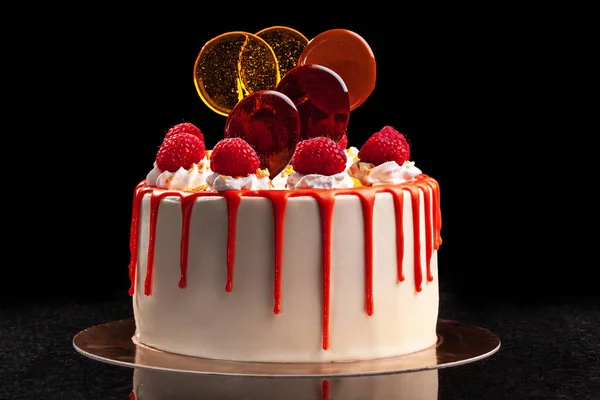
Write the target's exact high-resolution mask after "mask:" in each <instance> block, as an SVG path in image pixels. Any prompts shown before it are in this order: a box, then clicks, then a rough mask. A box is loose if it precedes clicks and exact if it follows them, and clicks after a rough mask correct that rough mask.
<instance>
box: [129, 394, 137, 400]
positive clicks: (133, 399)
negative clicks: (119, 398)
mask: <svg viewBox="0 0 600 400" xmlns="http://www.w3.org/2000/svg"><path fill="white" fill-rule="evenodd" d="M129 400H136V399H135V393H133V392H131V393H129Z"/></svg>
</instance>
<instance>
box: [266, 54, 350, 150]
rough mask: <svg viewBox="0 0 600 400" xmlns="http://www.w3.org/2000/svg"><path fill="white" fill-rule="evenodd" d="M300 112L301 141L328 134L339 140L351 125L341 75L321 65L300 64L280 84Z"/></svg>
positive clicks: (347, 99)
mask: <svg viewBox="0 0 600 400" xmlns="http://www.w3.org/2000/svg"><path fill="white" fill-rule="evenodd" d="M277 90H278V91H279V92H281V93H284V94H285V95H286V96H288V97H289V98H290V99H291V100H292V101H293V102H294V104H295V105H296V108H297V109H298V112H299V113H300V140H304V139H309V138H312V137H316V136H326V137H329V138H331V139H333V140H334V141H336V142H338V141H339V140H340V139H341V138H342V136H343V135H344V132H345V131H346V127H347V126H348V120H349V118H350V99H349V97H348V89H347V87H346V85H345V84H344V81H343V80H342V78H341V77H340V76H339V75H338V74H337V73H335V72H334V71H332V70H331V69H329V68H327V67H324V66H321V65H299V66H297V67H295V68H293V69H292V70H290V71H289V72H288V73H287V74H286V75H285V76H284V77H283V78H282V79H281V81H280V82H279V84H278V85H277Z"/></svg>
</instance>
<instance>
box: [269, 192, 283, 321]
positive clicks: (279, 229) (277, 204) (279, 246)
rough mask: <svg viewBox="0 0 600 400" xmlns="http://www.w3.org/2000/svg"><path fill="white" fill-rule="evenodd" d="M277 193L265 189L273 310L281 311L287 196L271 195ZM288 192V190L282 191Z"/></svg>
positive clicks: (278, 312) (275, 311)
mask: <svg viewBox="0 0 600 400" xmlns="http://www.w3.org/2000/svg"><path fill="white" fill-rule="evenodd" d="M274 193H277V192H276V191H274V190H270V191H266V192H265V197H268V198H269V200H271V204H272V206H273V225H274V226H273V229H274V232H275V234H274V237H275V246H274V247H275V248H274V255H273V256H274V267H275V268H274V277H275V278H274V287H273V300H274V302H275V305H274V306H273V312H274V313H275V314H280V313H281V273H282V271H281V266H282V264H283V221H284V220H285V207H286V206H287V199H288V196H287V195H284V196H281V195H271V194H274ZM283 193H284V194H289V192H283Z"/></svg>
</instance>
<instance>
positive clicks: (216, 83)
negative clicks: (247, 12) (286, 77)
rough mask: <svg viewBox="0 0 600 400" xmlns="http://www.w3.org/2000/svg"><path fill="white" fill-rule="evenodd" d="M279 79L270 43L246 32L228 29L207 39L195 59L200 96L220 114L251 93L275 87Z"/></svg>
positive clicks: (229, 109)
mask: <svg viewBox="0 0 600 400" xmlns="http://www.w3.org/2000/svg"><path fill="white" fill-rule="evenodd" d="M279 79H280V75H279V70H278V66H277V58H276V57H275V53H274V51H273V49H272V48H271V46H269V44H268V43H267V42H266V41H265V40H263V39H262V38H260V37H258V36H256V35H254V34H251V33H247V32H238V31H236V32H227V33H224V34H222V35H219V36H217V37H215V38H213V39H211V40H209V41H208V42H207V43H206V44H205V45H204V46H203V47H202V49H201V50H200V52H199V53H198V57H197V58H196V62H195V63H194V84H195V85H196V90H197V91H198V94H199V95H200V98H201V99H202V101H204V103H205V104H206V105H207V106H208V107H209V108H210V109H212V110H213V111H215V112H217V113H218V114H221V115H228V114H229V112H230V111H231V110H232V109H233V107H234V106H235V105H236V104H237V103H238V102H239V101H240V100H242V99H243V98H244V97H246V96H247V95H249V94H250V93H253V92H257V91H259V90H266V89H274V88H275V86H276V85H277V83H278V82H279Z"/></svg>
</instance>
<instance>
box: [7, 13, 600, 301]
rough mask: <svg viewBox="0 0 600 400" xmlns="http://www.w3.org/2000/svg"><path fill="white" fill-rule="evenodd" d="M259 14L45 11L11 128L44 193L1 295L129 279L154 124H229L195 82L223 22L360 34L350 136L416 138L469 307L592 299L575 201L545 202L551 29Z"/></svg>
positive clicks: (444, 253) (446, 260)
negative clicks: (369, 79) (365, 68)
mask: <svg viewBox="0 0 600 400" xmlns="http://www.w3.org/2000/svg"><path fill="white" fill-rule="evenodd" d="M173 11H175V12H173ZM253 11H256V12H254V13H252V14H250V15H255V16H254V17H253V16H250V15H249V16H248V17H247V18H239V17H238V18H235V15H231V18H229V17H227V18H213V17H211V14H210V13H208V12H204V13H201V12H197V11H195V10H191V9H190V10H186V9H179V10H174V8H168V9H167V8H164V9H163V8H155V9H149V8H146V9H144V10H143V12H142V10H125V9H118V10H106V9H98V10H96V11H94V12H92V11H90V12H88V13H87V14H83V16H80V17H79V18H72V19H71V20H69V21H68V22H66V23H65V22H61V23H55V24H54V25H53V26H52V28H51V29H49V30H48V31H46V32H40V34H38V35H37V36H36V37H35V40H36V41H38V42H41V43H42V44H41V45H40V44H39V43H38V46H37V48H36V51H35V52H30V53H27V54H20V55H19V56H20V58H19V61H22V64H23V71H26V73H27V74H29V75H28V76H29V77H30V79H29V80H30V83H31V82H32V83H33V86H34V89H35V90H36V91H35V92H34V91H33V90H34V89H32V90H31V91H25V90H21V91H19V100H21V101H23V102H24V103H26V104H27V106H28V107H29V108H28V109H27V110H29V113H28V114H26V115H25V116H23V118H27V120H26V122H17V124H20V126H21V128H22V127H23V125H24V124H25V125H27V124H28V125H29V126H35V125H34V124H36V123H37V128H36V129H37V133H36V134H35V137H36V140H35V143H36V145H37V146H36V148H37V149H39V150H41V154H40V155H39V156H37V157H36V159H35V161H32V162H31V163H30V165H32V166H33V168H34V171H32V172H31V173H32V174H35V173H36V171H38V172H39V171H40V170H43V171H45V172H46V173H47V174H48V175H47V176H48V178H47V179H45V180H44V181H43V182H41V183H36V184H35V187H39V186H43V187H44V188H46V192H45V194H44V197H45V198H44V202H43V205H42V206H40V203H39V196H40V195H41V194H40V193H39V192H38V193H36V194H35V195H32V196H27V197H26V198H25V199H24V201H23V203H24V204H23V207H24V209H25V210H27V211H26V212H24V213H22V215H21V217H19V218H17V217H16V216H15V215H13V214H12V213H9V214H11V215H9V216H8V217H7V220H10V221H11V222H16V226H15V227H14V228H13V230H14V232H15V234H14V235H12V236H11V241H10V243H11V248H12V251H13V252H14V253H16V254H17V255H23V256H25V257H26V259H27V260H28V261H27V262H25V263H22V264H19V263H18V264H15V266H14V267H12V268H10V270H9V273H10V274H11V279H12V281H15V282H19V284H18V286H19V287H26V288H27V291H26V292H27V294H26V295H25V294H23V295H21V296H13V295H12V294H11V295H9V294H8V293H3V296H2V297H3V301H4V302H5V304H7V303H20V302H22V301H29V302H31V301H34V302H35V301H47V300H49V299H52V298H56V299H73V300H93V299H101V298H103V297H105V296H113V295H114V294H120V293H123V292H124V291H125V290H126V288H127V287H128V277H127V265H128V260H129V248H128V245H129V223H130V216H131V202H132V195H133V189H134V187H135V185H136V184H137V183H138V182H139V181H140V180H142V179H144V177H145V175H146V173H147V172H148V171H149V170H150V168H152V162H153V160H154V157H155V155H156V151H157V149H158V146H159V144H160V142H161V140H162V137H163V135H164V133H165V131H166V130H167V129H168V128H169V127H170V126H172V125H174V124H176V123H179V122H182V121H190V122H193V123H194V124H196V125H198V126H199V127H200V128H201V129H202V131H203V132H204V134H205V138H206V143H207V147H208V148H210V147H212V146H213V145H214V144H215V143H216V142H217V141H218V140H219V139H220V138H222V135H223V127H224V123H225V117H223V116H221V115H218V114H216V113H215V112H213V111H211V110H210V109H209V108H208V107H207V106H206V105H205V104H204V103H203V102H202V100H201V99H200V97H199V96H198V94H197V92H196V89H195V87H194V84H193V78H192V73H193V65H194V61H195V58H196V56H197V55H198V52H199V51H200V49H201V47H202V46H203V44H204V43H205V42H206V41H207V40H209V39H211V38H213V37H214V36H216V35H218V34H221V33H224V32H228V31H232V30H242V31H247V32H256V31H258V30H260V29H263V28H265V27H268V26H272V25H283V26H289V27H292V28H294V29H297V30H299V31H300V32H302V33H303V34H304V35H305V36H307V37H308V38H312V37H314V36H315V35H317V34H319V33H321V32H323V31H325V30H327V29H332V28H345V29H349V30H353V31H355V32H357V33H358V34H360V35H361V36H363V38H365V39H366V40H367V42H368V43H369V44H370V46H371V48H372V50H373V52H374V54H375V58H376V61H377V84H376V87H375V90H374V92H373V93H372V94H371V96H370V97H369V98H368V99H367V101H366V102H365V103H363V105H361V106H360V107H359V108H358V109H356V110H354V111H353V112H352V113H351V116H350V121H349V125H348V132H349V140H350V145H354V146H357V147H360V146H361V145H362V143H363V142H364V140H365V139H366V138H367V137H368V135H370V134H371V133H373V132H375V131H377V130H379V129H380V128H381V127H383V126H384V125H392V126H394V127H396V128H397V129H398V130H399V131H401V132H403V133H404V134H405V135H406V137H407V138H408V139H409V140H410V142H411V144H412V155H411V158H412V159H413V161H415V162H416V165H417V166H418V167H419V168H421V169H422V170H423V172H425V173H426V174H429V175H431V176H433V177H434V178H436V179H437V180H438V181H439V183H440V186H441V193H442V215H443V227H442V238H443V240H444V244H443V245H442V247H441V249H440V252H439V258H440V281H441V284H442V288H443V290H445V291H449V292H452V293H455V294H456V295H457V296H459V297H460V298H463V299H464V300H465V301H473V302H474V303H481V302H495V301H497V300H501V301H504V300H509V301H517V302H529V301H535V300H542V301H546V300H548V301H561V299H567V298H573V297H581V296H585V297H588V296H597V295H598V293H599V291H598V290H597V288H596V284H595V281H594V280H593V279H591V278H590V279H587V278H585V275H584V274H585V273H587V272H589V271H590V267H587V264H586V261H587V257H588V255H589V253H588V252H587V251H585V250H584V249H585V248H586V246H585V245H584V243H587V241H586V238H590V237H591V236H589V235H581V237H576V236H575V235H574V234H573V231H572V230H570V229H565V228H564V225H565V224H566V223H570V222H571V221H574V220H576V218H574V213H573V210H570V209H566V210H563V211H561V210H560V209H558V208H557V207H556V205H557V204H558V203H559V202H558V196H559V193H561V192H560V191H559V190H560V189H559V187H558V186H557V185H556V183H555V182H552V183H551V184H550V185H551V186H548V185H549V184H548V183H547V180H548V179H554V180H556V181H559V182H560V181H561V180H562V179H564V178H562V177H561V176H560V174H563V170H568V167H565V168H561V167H560V166H558V167H554V165H556V164H557V163H560V162H561V161H562V160H565V159H566V157H567V156H568V155H569V153H568V151H567V150H566V149H567V147H568V146H569V143H568V141H564V140H562V141H559V140H555V139H553V135H555V136H556V135H563V136H562V137H564V135H565V134H564V133H558V132H559V131H560V129H559V122H560V121H559V120H560V118H561V115H560V113H554V114H553V111H552V109H551V108H550V105H552V104H553V102H554V98H553V97H552V96H553V95H552V94H551V93H556V91H557V90H558V85H554V86H553V87H552V88H549V87H548V86H545V85H544V84H543V82H544V80H545V79H546V77H547V76H549V74H550V71H548V68H547V65H549V64H544V62H545V57H546V49H547V47H549V46H551V45H552V43H551V41H550V39H547V40H540V39H539V32H538V33H537V34H536V33H534V34H533V35H530V34H529V33H530V29H527V28H521V27H520V21H519V20H518V19H517V20H515V19H512V20H511V19H503V17H502V14H501V13H500V12H498V13H496V14H494V13H490V12H483V11H482V12H481V13H480V14H479V17H478V18H475V17H473V16H469V15H467V14H462V13H461V12H460V10H453V11H454V13H453V14H451V15H453V17H452V18H449V15H450V14H448V15H446V14H444V12H443V11H444V10H437V11H436V12H435V13H425V14H412V13H407V14H406V15H404V14H402V13H400V14H398V13H396V14H394V13H391V12H390V13H387V12H385V9H381V10H378V11H377V13H375V14H373V16H372V17H371V14H369V13H368V12H365V16H364V17H363V18H358V16H359V14H361V12H359V11H358V10H355V11H352V12H351V13H350V15H353V16H354V17H353V18H349V17H348V16H347V15H342V13H340V14H339V15H333V16H329V15H323V17H322V18H316V17H309V18H307V17H305V15H310V10H307V9H303V8H299V9H298V12H294V13H291V14H290V13H277V12H273V13H272V14H273V16H270V15H266V14H265V13H261V12H259V11H260V10H258V11H257V10H253ZM303 12H305V13H306V14H305V15H303ZM232 14H235V13H232ZM228 15H229V14H228ZM367 15H368V16H367ZM86 16H87V17H86ZM207 19H208V20H207ZM551 33H552V31H551V30H548V35H550V34H551ZM536 35H537V36H536ZM548 37H550V36H548ZM17 58H18V57H17ZM552 65H554V66H556V65H558V63H557V62H556V60H555V61H554V64H552ZM545 66H546V67H545ZM23 71H21V72H23ZM565 109H566V108H565ZM565 109H562V112H563V114H564V112H565ZM27 110H25V112H27ZM32 110H35V112H33V111H32ZM544 118H546V119H544ZM548 121H550V122H548ZM40 127H41V128H40ZM21 130H22V129H21ZM575 134H576V131H574V132H569V135H570V136H569V137H570V138H573V139H574V138H575V136H574V135H575ZM16 136H19V135H16ZM20 137H21V138H25V140H29V136H28V135H21V136H20ZM546 156H547V157H548V159H549V160H550V161H547V160H546V159H545V157H546ZM31 158H33V157H31ZM38 168H39V169H38ZM565 190H567V189H565ZM48 193H49V195H48ZM564 202H565V204H567V205H572V206H573V207H575V210H576V209H578V207H579V203H576V202H575V200H573V201H571V200H569V199H568V198H566V199H564ZM548 216H550V217H548ZM24 218H29V220H30V222H31V223H28V224H24V223H22V222H23V220H24ZM31 229H34V235H32V234H31ZM36 236H39V237H41V238H42V239H41V240H39V241H38V240H35V239H33V237H36ZM588 240H589V239H588ZM32 242H33V243H32ZM576 245H581V247H580V250H577V249H576V247H575V246H576Z"/></svg>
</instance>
